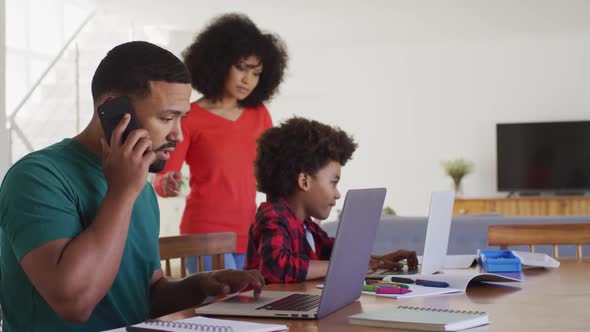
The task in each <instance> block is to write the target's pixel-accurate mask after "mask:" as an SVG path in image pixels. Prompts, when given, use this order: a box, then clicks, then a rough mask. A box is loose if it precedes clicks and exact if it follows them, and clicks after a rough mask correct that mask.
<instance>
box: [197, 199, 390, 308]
mask: <svg viewBox="0 0 590 332" xmlns="http://www.w3.org/2000/svg"><path fill="white" fill-rule="evenodd" d="M384 200H385V188H376V189H357V190H349V191H348V192H347V193H346V198H345V200H344V207H343V209H342V214H341V216H340V222H339V224H338V229H337V231H336V241H335V242H334V248H333V249H332V255H331V256H330V263H329V266H328V274H327V275H326V278H325V280H324V289H323V291H322V294H321V295H315V294H306V293H296V292H279V291H262V294H260V298H259V299H258V300H254V298H253V296H252V295H253V294H252V291H250V292H246V293H243V294H241V295H238V296H235V297H232V298H230V299H228V300H225V301H222V302H215V303H212V304H209V305H206V306H203V307H200V308H197V309H195V313H196V314H199V315H222V316H258V317H281V318H297V319H301V318H304V319H305V318H307V319H319V318H322V317H324V316H326V315H329V314H331V313H332V312H334V311H336V310H338V309H340V308H342V307H344V306H346V305H348V304H350V303H352V302H354V301H355V300H356V299H358V298H359V297H360V295H361V289H362V286H363V282H364V278H365V272H366V271H367V265H368V264H369V257H370V253H371V249H372V248H373V242H375V237H376V234H377V226H378V225H379V221H380V219H381V210H382V209H383V202H384Z"/></svg>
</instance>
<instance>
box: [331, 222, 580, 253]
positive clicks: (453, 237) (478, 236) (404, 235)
mask: <svg viewBox="0 0 590 332" xmlns="http://www.w3.org/2000/svg"><path fill="white" fill-rule="evenodd" d="M427 221H428V220H427V217H402V216H391V215H383V216H382V217H381V224H380V225H379V229H378V233H377V239H376V240H375V244H374V246H373V252H374V253H376V254H383V253H388V252H391V251H394V250H397V249H408V250H415V251H416V252H417V254H418V255H422V252H423V251H424V239H425V237H426V225H427ZM557 223H564V224H575V223H590V215H585V216H558V217H555V216H551V217H540V216H534V217H503V216H499V215H487V214H486V215H462V216H454V217H453V221H452V223H451V234H450V236H449V247H448V250H447V254H449V255H458V254H475V253H476V252H477V250H478V249H498V248H497V247H489V246H488V239H487V228H488V225H495V224H557ZM337 226H338V222H336V221H328V222H323V223H322V228H323V229H324V230H325V231H326V232H327V233H328V234H330V235H331V236H334V235H335V234H336V228H337ZM510 249H513V250H522V251H528V246H514V247H511V248H510ZM535 251H536V252H544V253H546V254H549V255H550V254H551V251H552V248H551V246H548V245H547V246H544V245H542V246H536V247H535ZM583 251H584V253H585V254H586V253H590V246H584V248H583ZM559 255H560V257H567V256H575V255H576V251H575V246H573V245H562V246H560V247H559Z"/></svg>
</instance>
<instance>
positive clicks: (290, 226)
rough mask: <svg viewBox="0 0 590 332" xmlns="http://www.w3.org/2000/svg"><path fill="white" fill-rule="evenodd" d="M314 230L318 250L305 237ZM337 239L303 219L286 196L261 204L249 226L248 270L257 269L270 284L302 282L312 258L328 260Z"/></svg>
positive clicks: (310, 220)
mask: <svg viewBox="0 0 590 332" xmlns="http://www.w3.org/2000/svg"><path fill="white" fill-rule="evenodd" d="M303 225H305V227H307V229H308V230H309V231H310V232H311V234H312V235H313V239H314V242H315V252H314V251H313V250H312V249H311V246H310V245H309V243H308V242H307V239H306V238H305V228H304V227H303ZM333 246H334V238H331V237H329V236H328V234H326V232H324V230H323V229H321V228H320V226H319V225H318V224H317V223H315V222H314V221H313V220H312V219H311V218H307V219H305V220H304V221H303V222H301V219H299V217H297V215H296V214H295V212H293V210H292V209H291V208H290V207H289V204H288V203H287V201H286V200H284V199H279V201H277V202H274V203H271V202H264V203H262V204H260V207H259V208H258V211H257V212H256V222H255V223H254V224H252V226H250V233H249V238H248V253H247V255H246V264H245V266H244V268H245V269H248V270H249V269H258V270H260V272H261V273H262V275H263V276H264V279H265V280H266V282H267V283H272V282H300V281H304V280H305V278H306V277H307V269H308V268H309V261H310V260H328V259H330V254H331V253H332V247H333Z"/></svg>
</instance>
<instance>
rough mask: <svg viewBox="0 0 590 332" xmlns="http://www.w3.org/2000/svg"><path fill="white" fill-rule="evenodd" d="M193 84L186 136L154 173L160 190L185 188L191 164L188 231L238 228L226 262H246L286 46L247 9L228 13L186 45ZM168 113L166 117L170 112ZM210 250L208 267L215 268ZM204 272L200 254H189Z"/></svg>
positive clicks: (190, 266)
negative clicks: (259, 143) (184, 172)
mask: <svg viewBox="0 0 590 332" xmlns="http://www.w3.org/2000/svg"><path fill="white" fill-rule="evenodd" d="M183 56H184V62H185V64H186V65H187V67H188V69H189V71H190V73H191V76H192V85H193V88H194V89H195V90H197V91H198V92H200V93H201V94H202V95H203V97H202V98H201V99H199V100H197V101H196V102H193V103H192V104H191V111H190V113H189V114H188V115H187V117H186V118H185V119H183V122H182V134H183V141H182V142H180V143H178V144H177V146H176V149H175V150H174V151H173V152H172V154H171V156H170V159H169V160H168V162H167V163H166V167H165V168H164V170H163V171H162V172H161V173H159V174H158V175H157V176H156V178H155V181H154V187H155V190H156V192H157V193H158V195H160V196H162V197H173V196H178V194H179V189H180V188H179V181H180V179H181V175H180V172H179V171H180V168H181V166H182V163H183V162H185V161H186V163H187V164H188V166H189V168H190V189H191V191H190V194H189V195H188V197H187V198H186V207H185V210H184V214H183V216H182V221H181V224H180V233H181V234H203V233H213V232H235V233H236V234H237V243H236V253H235V254H233V255H232V254H230V255H226V257H225V265H226V268H234V269H242V268H243V266H244V256H245V255H244V254H245V252H246V246H247V242H248V228H249V227H250V225H251V224H252V223H253V222H254V218H255V213H256V180H255V178H254V159H255V156H256V139H257V138H258V137H259V136H260V135H261V134H262V133H263V132H264V131H265V130H266V129H268V128H270V127H272V120H271V117H270V114H269V113H268V110H267V109H266V107H265V106H264V104H263V103H264V102H266V101H268V100H269V99H270V98H271V97H272V96H273V95H274V94H275V92H276V91H277V90H278V87H279V85H280V83H281V82H282V80H283V74H284V71H285V69H286V66H287V59H288V56H287V52H286V47H285V46H284V44H283V43H282V41H281V40H280V39H279V38H278V37H277V36H275V35H273V34H269V33H262V32H261V31H260V30H259V29H258V28H257V27H256V25H255V24H254V23H253V22H252V21H250V19H249V18H248V17H246V16H244V15H240V14H226V15H222V16H220V17H218V18H216V19H215V20H213V21H212V23H211V24H210V25H209V26H208V27H206V28H205V30H203V31H202V32H201V33H200V34H199V35H197V37H196V38H195V40H194V42H193V43H192V44H191V45H190V46H189V47H188V48H187V49H186V50H185V51H184V53H183ZM163 121H165V119H163ZM210 266H211V258H210V257H205V259H204V268H205V270H210V269H211V267H210ZM187 270H188V271H189V272H190V273H194V272H196V258H191V259H188V260H187Z"/></svg>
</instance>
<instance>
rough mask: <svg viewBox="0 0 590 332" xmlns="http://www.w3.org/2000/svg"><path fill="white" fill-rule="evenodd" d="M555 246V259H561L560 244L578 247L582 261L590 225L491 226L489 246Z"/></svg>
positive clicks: (489, 229)
mask: <svg viewBox="0 0 590 332" xmlns="http://www.w3.org/2000/svg"><path fill="white" fill-rule="evenodd" d="M536 244H550V245H553V257H554V258H557V257H559V251H558V245H559V244H574V245H576V257H577V258H578V259H582V244H590V224H523V225H489V226H488V245H490V246H500V248H501V249H507V248H508V246H511V245H528V246H529V248H530V251H531V252H534V251H535V245H536Z"/></svg>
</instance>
